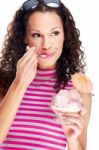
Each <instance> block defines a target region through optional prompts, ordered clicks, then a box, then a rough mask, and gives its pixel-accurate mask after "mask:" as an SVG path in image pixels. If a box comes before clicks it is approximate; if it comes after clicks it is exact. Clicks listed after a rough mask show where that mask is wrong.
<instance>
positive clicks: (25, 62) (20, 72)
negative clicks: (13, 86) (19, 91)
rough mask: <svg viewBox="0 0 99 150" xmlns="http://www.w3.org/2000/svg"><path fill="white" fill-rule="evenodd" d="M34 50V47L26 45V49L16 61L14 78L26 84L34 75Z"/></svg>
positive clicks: (35, 59) (35, 57) (35, 61)
mask: <svg viewBox="0 0 99 150" xmlns="http://www.w3.org/2000/svg"><path fill="white" fill-rule="evenodd" d="M34 50H35V47H32V48H29V47H28V51H27V52H26V53H25V54H24V55H23V57H22V58H21V59H20V60H19V61H18V63H17V71H16V78H15V80H16V81H18V82H19V83H20V82H21V84H23V85H26V86H28V85H29V84H30V83H31V81H32V80H33V79H34V78H35V75H36V70H37V62H38V59H37V55H36V53H35V51H34Z"/></svg>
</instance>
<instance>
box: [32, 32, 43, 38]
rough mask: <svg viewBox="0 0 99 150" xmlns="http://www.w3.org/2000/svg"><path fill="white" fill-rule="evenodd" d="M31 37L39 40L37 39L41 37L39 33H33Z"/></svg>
mask: <svg viewBox="0 0 99 150" xmlns="http://www.w3.org/2000/svg"><path fill="white" fill-rule="evenodd" d="M32 37H33V38H39V37H41V35H40V34H39V33H33V34H32Z"/></svg>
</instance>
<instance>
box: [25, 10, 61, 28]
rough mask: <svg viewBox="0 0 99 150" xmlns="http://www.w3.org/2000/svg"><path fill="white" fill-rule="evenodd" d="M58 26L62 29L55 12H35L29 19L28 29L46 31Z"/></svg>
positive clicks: (59, 19)
mask: <svg viewBox="0 0 99 150" xmlns="http://www.w3.org/2000/svg"><path fill="white" fill-rule="evenodd" d="M57 26H60V27H62V26H63V25H62V20H61V18H60V16H59V15H57V14H56V13H55V12H40V11H37V12H35V13H33V14H31V16H30V17H29V20H28V27H29V28H32V27H35V28H38V29H41V28H42V29H46V28H53V27H57Z"/></svg>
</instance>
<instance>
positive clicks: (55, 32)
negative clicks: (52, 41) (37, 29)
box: [51, 31, 60, 36]
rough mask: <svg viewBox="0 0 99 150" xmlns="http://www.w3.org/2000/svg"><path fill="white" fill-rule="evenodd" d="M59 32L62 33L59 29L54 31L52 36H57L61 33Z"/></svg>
mask: <svg viewBox="0 0 99 150" xmlns="http://www.w3.org/2000/svg"><path fill="white" fill-rule="evenodd" d="M59 34H60V32H59V31H54V32H53V33H52V34H51V35H52V36H57V35H59Z"/></svg>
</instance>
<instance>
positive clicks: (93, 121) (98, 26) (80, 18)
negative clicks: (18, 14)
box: [0, 0, 99, 150]
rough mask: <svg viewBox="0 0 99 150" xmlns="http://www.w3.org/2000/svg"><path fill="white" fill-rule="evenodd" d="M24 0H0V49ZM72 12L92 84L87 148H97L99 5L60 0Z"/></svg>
mask: <svg viewBox="0 0 99 150" xmlns="http://www.w3.org/2000/svg"><path fill="white" fill-rule="evenodd" d="M22 2H24V0H9V1H8V0H0V50H1V47H2V43H3V39H4V35H5V33H6V29H7V25H8V23H9V22H10V21H11V19H12V17H13V15H14V12H15V11H16V9H17V8H19V6H20V5H21V4H22ZM62 2H64V3H65V4H66V5H67V7H68V8H69V9H70V11H71V12H72V14H73V16H74V19H75V21H76V26H77V27H78V28H79V29H80V32H81V37H80V39H81V40H82V43H83V46H84V47H85V52H86V56H87V58H86V59H87V64H88V70H87V72H86V73H87V75H88V76H89V77H90V78H91V80H92V81H93V84H94V90H93V92H94V94H95V96H94V97H93V103H92V112H91V118H90V123H89V128H88V146H87V150H95V148H96V149H97V147H98V145H99V142H98V139H99V128H98V126H99V117H98V113H99V106H98V105H99V99H98V84H99V78H98V72H99V61H98V59H99V58H98V51H99V45H98V43H99V42H98V35H99V21H98V20H99V16H98V14H99V12H98V11H99V8H98V7H99V5H98V0H62Z"/></svg>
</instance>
